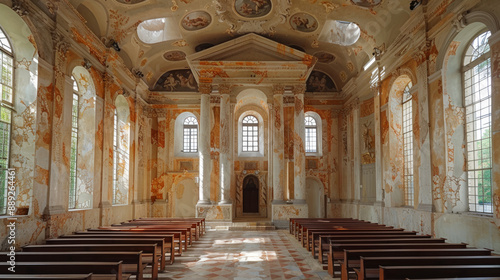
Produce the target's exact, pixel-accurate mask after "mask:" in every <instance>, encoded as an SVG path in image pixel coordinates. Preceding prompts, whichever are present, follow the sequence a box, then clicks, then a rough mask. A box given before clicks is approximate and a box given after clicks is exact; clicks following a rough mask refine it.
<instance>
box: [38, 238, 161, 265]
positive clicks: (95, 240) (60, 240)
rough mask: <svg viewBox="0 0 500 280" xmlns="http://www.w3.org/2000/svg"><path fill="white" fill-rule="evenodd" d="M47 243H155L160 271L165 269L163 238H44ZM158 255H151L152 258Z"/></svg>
mask: <svg viewBox="0 0 500 280" xmlns="http://www.w3.org/2000/svg"><path fill="white" fill-rule="evenodd" d="M45 242H46V243H47V244H50V245H52V244H53V245H60V244H92V245H94V244H133V245H134V244H153V243H155V244H157V246H158V250H157V252H158V253H159V254H158V256H159V257H160V268H159V269H160V271H165V264H166V261H165V240H164V239H163V238H147V239H137V238H109V237H108V238H54V239H47V240H45ZM158 256H154V255H151V257H153V258H157V257H158ZM143 257H145V256H143Z"/></svg>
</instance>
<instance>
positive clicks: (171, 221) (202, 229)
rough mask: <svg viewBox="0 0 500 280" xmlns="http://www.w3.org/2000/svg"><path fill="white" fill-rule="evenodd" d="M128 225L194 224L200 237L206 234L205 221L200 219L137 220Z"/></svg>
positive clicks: (130, 221)
mask: <svg viewBox="0 0 500 280" xmlns="http://www.w3.org/2000/svg"><path fill="white" fill-rule="evenodd" d="M126 223H138V224H152V225H156V224H160V225H169V224H181V223H193V224H195V227H196V229H197V231H198V233H199V234H198V235H199V236H203V234H204V233H205V220H199V219H154V220H153V219H135V220H129V221H128V222H126Z"/></svg>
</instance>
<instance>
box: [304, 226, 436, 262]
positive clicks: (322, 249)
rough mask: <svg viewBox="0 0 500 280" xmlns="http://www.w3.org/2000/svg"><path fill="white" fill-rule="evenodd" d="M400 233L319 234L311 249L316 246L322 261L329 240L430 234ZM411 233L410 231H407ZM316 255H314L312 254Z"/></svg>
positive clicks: (394, 237) (391, 237)
mask: <svg viewBox="0 0 500 280" xmlns="http://www.w3.org/2000/svg"><path fill="white" fill-rule="evenodd" d="M401 233H402V234H385V232H380V233H377V232H371V234H364V233H363V232H356V233H351V234H342V235H340V234H339V235H325V236H323V235H320V239H319V244H318V245H317V246H313V249H312V250H311V251H312V252H313V253H314V252H315V251H316V249H315V248H316V247H318V251H319V252H318V259H319V262H320V263H323V260H324V259H325V258H324V252H325V246H326V248H329V247H328V246H329V244H330V242H332V240H349V239H362V238H370V239H407V238H414V239H429V238H431V236H430V235H415V234H405V232H401ZM408 233H412V232H408ZM314 257H316V256H314Z"/></svg>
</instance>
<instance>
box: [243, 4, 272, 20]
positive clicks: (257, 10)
mask: <svg viewBox="0 0 500 280" xmlns="http://www.w3.org/2000/svg"><path fill="white" fill-rule="evenodd" d="M271 7H272V5H271V1H270V0H236V1H235V2H234V9H235V10H236V12H237V13H238V14H239V15H240V16H242V17H246V18H256V17H262V16H265V15H267V14H269V12H270V11H271Z"/></svg>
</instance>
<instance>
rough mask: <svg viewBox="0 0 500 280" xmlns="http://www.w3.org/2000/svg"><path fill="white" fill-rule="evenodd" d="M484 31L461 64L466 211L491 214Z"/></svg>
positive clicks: (488, 78) (488, 72) (487, 55)
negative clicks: (467, 199)
mask: <svg viewBox="0 0 500 280" xmlns="http://www.w3.org/2000/svg"><path fill="white" fill-rule="evenodd" d="M490 35H491V33H490V32H489V31H488V32H484V33H482V34H480V35H479V36H477V37H476V38H474V40H472V42H471V43H470V45H469V47H468V49H467V51H466V53H465V57H464V61H463V68H462V71H463V77H464V106H465V127H466V129H465V130H466V141H467V182H468V189H469V191H468V193H469V211H473V212H482V213H492V212H493V209H492V200H491V197H492V196H491V166H492V165H491V58H490V57H491V53H490V46H489V44H488V39H489V37H490Z"/></svg>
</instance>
